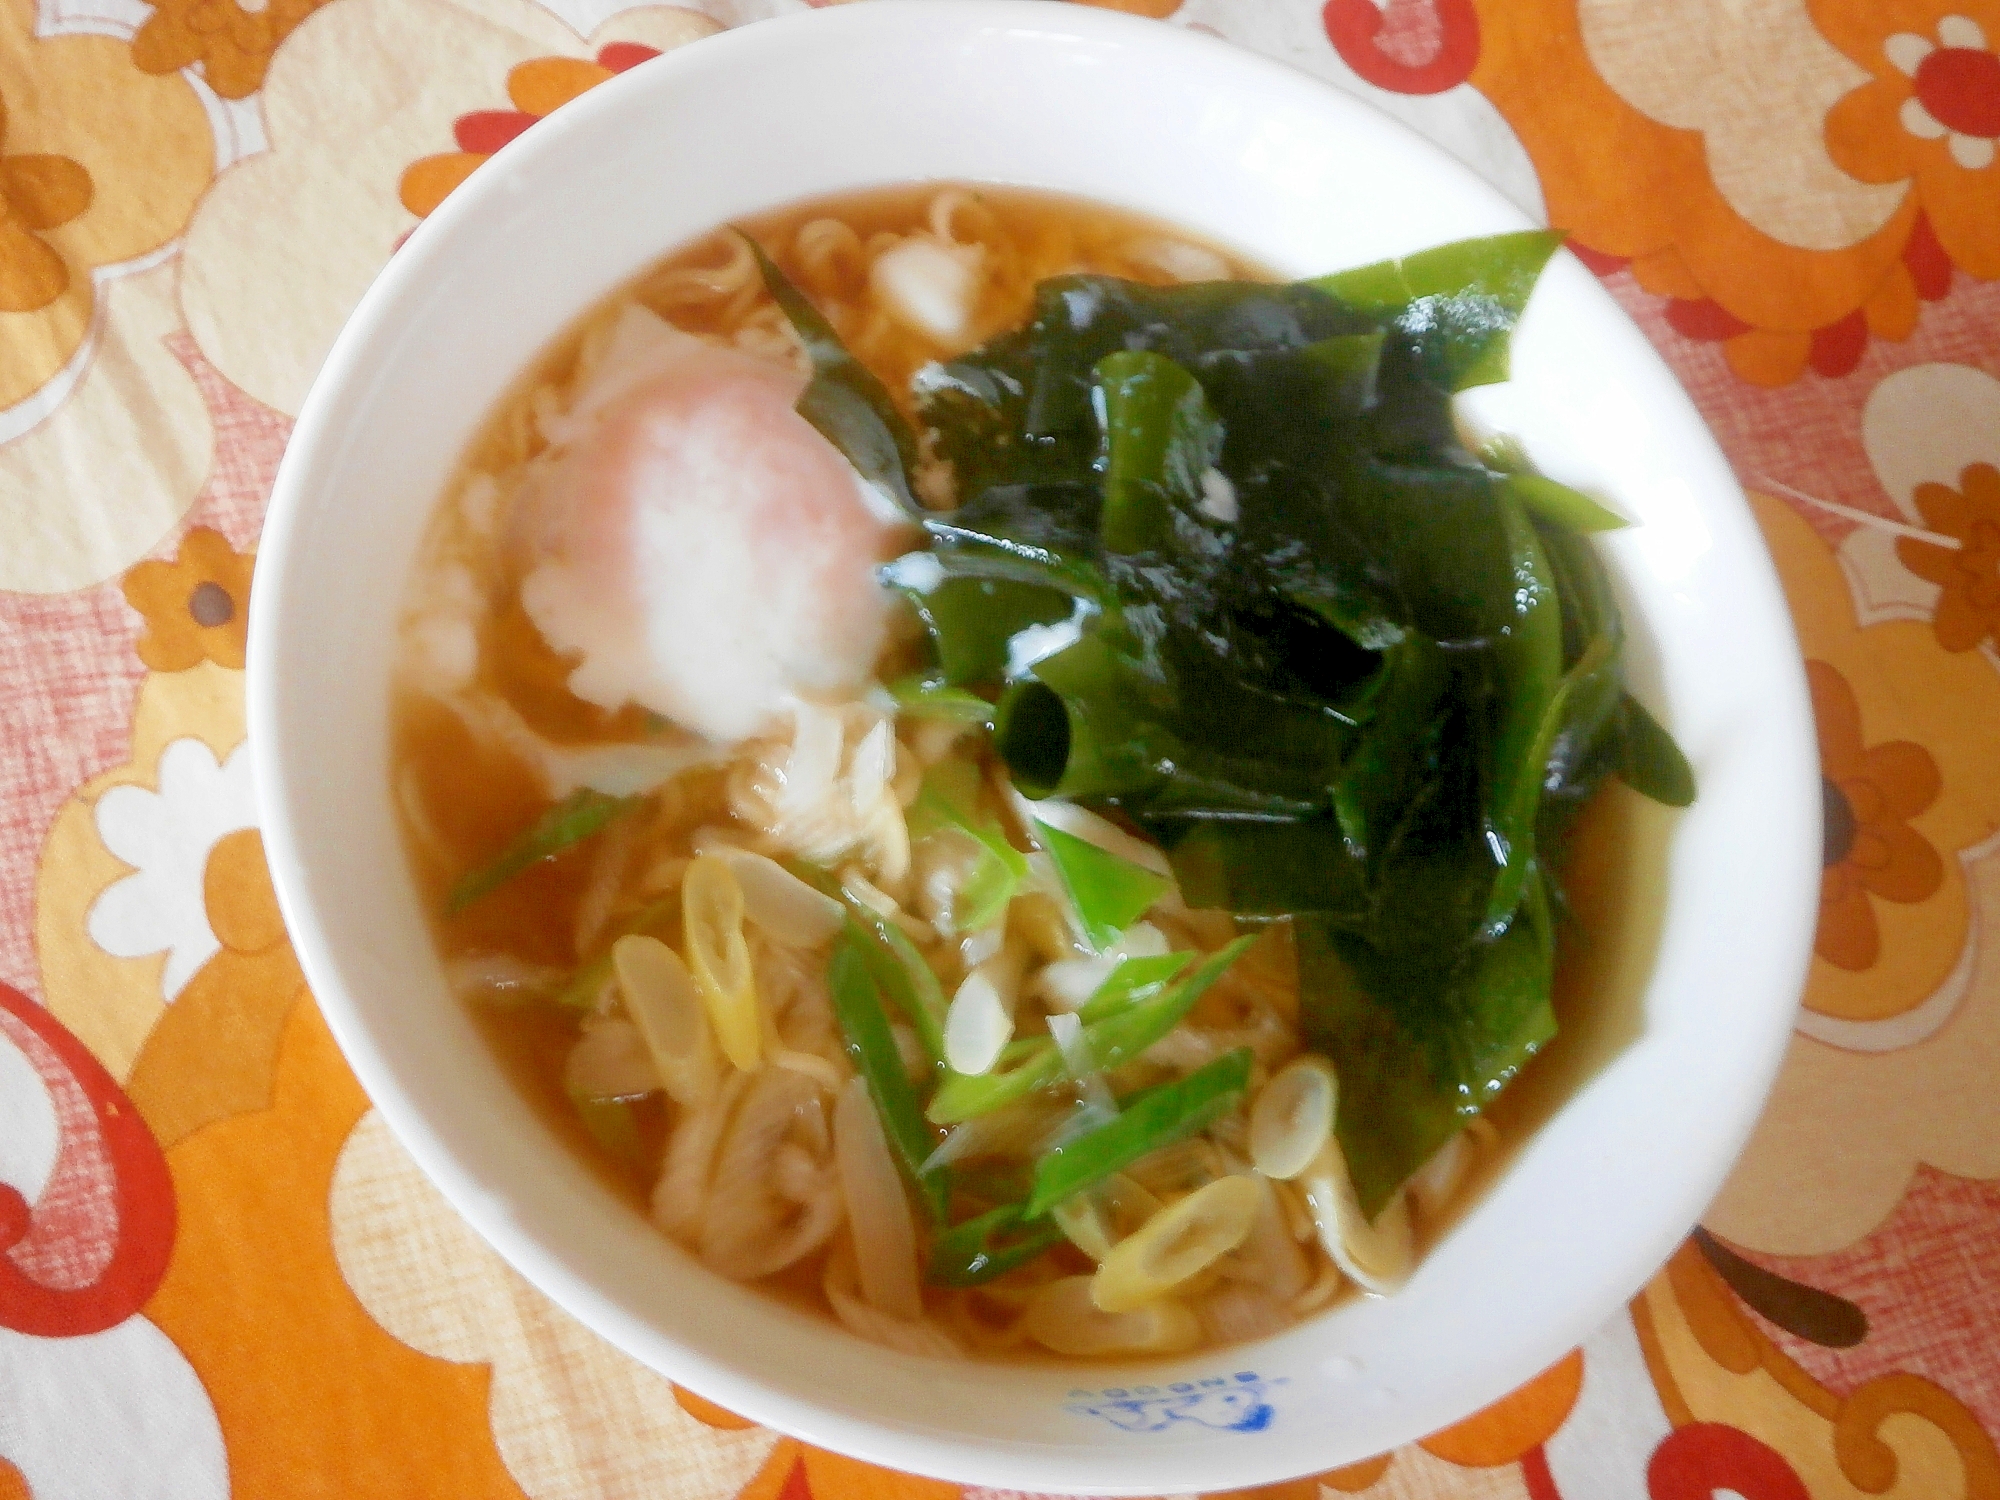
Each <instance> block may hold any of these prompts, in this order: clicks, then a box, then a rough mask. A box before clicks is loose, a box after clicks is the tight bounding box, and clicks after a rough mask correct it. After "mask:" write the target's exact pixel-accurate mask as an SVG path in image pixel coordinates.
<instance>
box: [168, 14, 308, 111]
mask: <svg viewBox="0 0 2000 1500" xmlns="http://www.w3.org/2000/svg"><path fill="white" fill-rule="evenodd" d="M325 3H326V0H264V3H263V4H261V5H257V6H255V7H251V6H246V5H242V4H239V3H238V0H158V4H157V5H156V7H155V8H154V11H153V14H152V15H151V16H150V17H148V18H147V21H146V24H145V25H144V26H142V27H140V28H139V34H138V35H137V36H135V37H133V38H132V61H133V62H134V63H135V64H137V65H138V68H139V71H140V72H142V73H151V74H154V75H156V76H158V75H161V74H167V73H178V72H179V71H180V70H181V69H182V68H187V67H192V66H194V65H195V64H196V63H200V64H201V71H202V77H203V78H204V79H206V80H207V82H208V86H209V87H210V88H212V89H214V90H215V91H216V93H218V94H220V95H221V96H222V97H223V98H225V99H243V98H247V97H248V96H249V95H251V94H254V93H256V92H257V90H258V89H260V88H262V87H263V86H264V70H265V69H266V68H268V67H269V66H270V65H271V54H272V53H273V52H275V51H277V50H278V44H279V43H280V42H282V41H284V39H285V38H286V37H288V36H290V35H291V34H292V32H293V31H294V30H295V29H297V27H298V24H299V22H301V21H303V20H304V19H305V18H306V17H307V16H309V15H311V14H312V13H313V12H314V11H316V10H318V9H319V8H320V6H322V5H324V4H325Z"/></svg>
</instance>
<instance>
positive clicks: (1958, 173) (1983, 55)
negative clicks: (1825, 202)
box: [1822, 0, 2000, 278]
mask: <svg viewBox="0 0 2000 1500" xmlns="http://www.w3.org/2000/svg"><path fill="white" fill-rule="evenodd" d="M1822 24H1823V26H1824V29H1825V31H1826V35H1827V38H1828V39H1829V40H1830V41H1832V42H1833V43H1834V45H1836V46H1838V47H1840V48H1841V49H1842V50H1843V51H1845V52H1846V53H1847V55H1848V56H1850V57H1851V58H1853V59H1854V60H1855V61H1856V62H1858V63H1859V64H1861V66H1862V67H1864V68H1867V69H1868V70H1869V71H1870V72H1872V73H1873V74H1874V75H1875V77H1874V79H1873V80H1872V81H1871V82H1869V83H1866V84H1863V85H1862V86H1861V87H1860V88H1858V89H1856V90H1854V91H1853V92H1852V93H1850V94H1848V95H1847V96H1846V97H1845V98H1843V99H1842V100H1840V102H1839V103H1837V104H1836V105H1835V106H1834V107H1833V109H1832V110H1830V111H1829V112H1828V114H1827V117H1826V144H1827V150H1828V152H1829V154H1831V156H1832V157H1833V159H1834V161H1835V162H1837V163H1838V164H1839V165H1840V166H1841V167H1842V168H1843V169H1844V170H1846V171H1847V172H1849V173H1851V174H1852V175H1853V176H1854V177H1856V178H1858V179H1860V180H1861V181H1863V182H1884V183H1887V182H1904V181H1911V182H1914V184H1915V189H1916V197H1917V198H1918V200H1919V201H1920V202H1921V203H1922V204H1923V208H1924V214H1925V217H1926V218H1927V219H1928V220H1929V223H1930V226H1931V228H1932V229H1933V230H1934V231H1935V233H1936V235H1937V239H1938V243H1939V245H1940V246H1941V247H1942V248H1943V250H1944V252H1945V254H1947V255H1948V256H1950V258H1951V259H1952V260H1953V261H1954V262H1955V263H1956V264H1957V265H1959V266H1960V267H1962V268H1963V269H1964V270H1966V271H1969V272H1971V273H1972V274H1973V275H1974V276H1979V277H1987V278H1991V277H1994V276H2000V174H1996V173H1994V172H1991V171H1989V170H1987V169H1988V168H1989V167H1991V166H1992V165H1993V157H1994V140H1995V138H1996V137H2000V56H1996V55H1995V54H1994V50H1993V39H1994V37H1995V35H1996V34H1997V33H2000V6H1994V5H1991V4H1975V3H1972V0H1914V3H1912V0H1904V3H1901V4H1895V5H1883V6H1853V7H1851V8H1846V7H1829V14H1828V15H1827V16H1826V18H1825V20H1824V21H1823V23H1822Z"/></svg>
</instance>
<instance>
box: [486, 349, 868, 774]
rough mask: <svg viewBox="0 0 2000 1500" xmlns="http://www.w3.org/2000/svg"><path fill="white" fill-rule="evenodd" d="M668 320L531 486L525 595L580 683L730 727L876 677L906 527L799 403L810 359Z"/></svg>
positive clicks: (583, 688)
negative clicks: (874, 498)
mask: <svg viewBox="0 0 2000 1500" xmlns="http://www.w3.org/2000/svg"><path fill="white" fill-rule="evenodd" d="M662 332H666V330H664V329H662ZM668 337H669V339H670V340H671V343H670V344H668V345H665V346H656V348H655V349H654V350H652V351H650V352H651V353H652V354H653V355H654V356H655V358H653V359H652V360H650V361H648V366H649V368H648V370H647V373H646V374H645V375H644V377H643V378H641V379H638V380H636V381H632V382H631V383H630V384H629V386H628V388H626V389H623V390H622V391H620V392H619V393H618V394H617V395H616V396H615V397H614V398H613V399H611V400H610V401H608V402H607V403H606V404H605V405H604V406H603V408H602V411H601V413H600V414H599V415H598V416H597V418H596V420H595V421H594V422H591V423H589V424H587V425H586V426H585V428H584V430H583V431H582V432H580V433H578V434H577V435H576V436H575V437H574V438H573V439H572V440H571V443H570V448H569V451H568V452H567V454H565V455H564V456H563V457H562V458H561V459H560V460H559V461H558V462H557V463H556V465H555V466H554V468H553V469H552V471H551V472H550V473H549V474H548V476H547V478H546V481H545V483H544V485H543V486H542V487H541V489H540V493H539V495H538V496H537V497H536V499H535V501H534V502H532V504H531V507H530V511H531V514H530V516H529V517H528V521H529V527H528V530H529V536H528V539H527V540H528V546H529V548H530V554H529V556H530V560H531V565H530V567H529V570H528V572H527V574H526V576H525V577H524V578H523V580H522V584H521V602H522V605H523V606H524V607H525V608H526V610H527V612H528V615H529V617H530V618H531V619H532V620H533V621H534V622H535V625H536V627H537V628H538V629H539V630H540V631H541V633H542V635H543V637H544V638H545V639H546V640H547V641H548V643H549V644H550V645H551V646H552V647H554V648H555V649H556V650H557V651H560V652H564V653H567V654H571V655H574V656H575V657H576V658H577V661H578V664H577V666H576V669H575V671H574V672H573V673H572V675H571V677H570V682H569V685H570V690H571V691H572V692H574V693H575V694H576V695H577V696H578V697H580V698H583V699H585V700H587V701H589V702H592V703H597V704H601V705H603V706H604V707H606V708H613V709H615V708H619V707H621V706H623V705H624V704H626V703H637V704H639V705H641V706H642V707H645V708H648V709H651V710H652V711H653V712H655V713H658V714H662V715H664V716H665V717H667V718H669V719H671V720H673V721H674V722H676V723H678V724H680V725H683V726H684V727H686V728H688V729H691V730H693V731H695V732H696V733H698V734H701V735H703V736H705V737H707V738H708V739H711V740H715V741H719V742H725V743H727V742H734V741H737V740H741V739H744V738H747V737H748V736H750V735H753V734H757V733H759V732H760V731H763V730H765V729H767V728H769V727H770V726H771V724H772V721H773V719H774V718H775V716H776V715H778V714H779V713H780V712H781V711H782V710H783V709H784V707H785V705H786V704H787V703H788V702H790V701H791V700H792V699H793V698H794V697H795V696H797V695H809V696H843V695H851V694H852V693H853V692H855V691H856V690H857V689H859V688H860V687H861V686H862V685H863V684H865V683H866V682H867V680H868V678H869V676H870V674H871V672H872V670H873V668H874V665H875V661H876V658H877V657H878V656H879V655H880V653H881V651H882V648H883V644H884V638H885V635H886V633H887V630H888V625H889V596H888V595H887V593H886V592H885V591H884V590H883V589H882V587H881V586H880V585H879V584H878V583H877V582H876V581H875V569H876V566H877V564H878V563H880V562H881V561H883V560H884V559H885V558H887V557H890V556H892V555H894V553H895V552H896V551H897V550H898V549H897V547H896V545H895V541H896V530H897V528H895V527H894V526H893V525H891V524H889V523H887V522H885V521H884V520H883V519H882V518H881V516H880V515H878V514H877V513H876V511H875V510H871V508H870V505H869V502H868V500H867V498H865V494H864V491H863V490H862V488H861V485H862V481H861V479H860V476H859V475H857V474H856V473H855V471H854V469H853V468H852V467H851V466H850V465H849V464H848V462H847V460H846V459H845V458H843V457H842V456H841V454H840V453H839V452H838V451H837V450H836V449H835V448H834V447H833V446H832V445H831V444H830V443H828V442H827V441H826V439H825V438H823V437H821V436H820V434H819V433H818V432H817V431H815V430H814V429H813V427H812V426H811V425H810V424H809V423H808V422H807V421H806V420H805V419H804V418H803V417H801V416H800V415H799V414H798V413H797V412H796V411H795V410H794V409H793V406H794V403H795V402H796V401H797V400H798V397H799V393H800V392H801V390H802V389H803V388H804V385H805V380H804V377H803V376H801V375H800V374H798V373H797V372H796V371H794V370H792V369H789V368H787V367H785V366H783V365H779V364H775V363H772V362H770V361H767V360H762V359H756V358H753V357H751V356H749V355H746V354H743V353H740V352H738V351H736V350H733V349H726V348H718V347H715V346H712V345H709V344H705V343H702V342H700V341H698V340H696V339H693V338H689V337H686V336H684V335H678V334H671V333H670V334H668ZM663 352H664V353H665V355H666V357H665V358H659V357H657V356H659V355H660V354H661V353H663Z"/></svg>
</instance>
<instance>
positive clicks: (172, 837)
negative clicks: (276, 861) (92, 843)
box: [88, 739, 257, 1001]
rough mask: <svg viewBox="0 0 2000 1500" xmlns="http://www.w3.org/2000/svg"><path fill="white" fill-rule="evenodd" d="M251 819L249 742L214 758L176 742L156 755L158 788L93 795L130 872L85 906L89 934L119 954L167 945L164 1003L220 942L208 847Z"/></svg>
mask: <svg viewBox="0 0 2000 1500" xmlns="http://www.w3.org/2000/svg"><path fill="white" fill-rule="evenodd" d="M256 824H257V809H256V799H255V796H254V793H253V789H252V785H251V780H250V751H249V747H248V745H247V744H242V745H238V746H237V747H236V748H235V750H233V751H231V752H230V754H229V756H228V757H227V758H226V759H225V760H223V761H221V762H219V763H218V762H217V760H216V758H215V752H214V751H212V750H210V749H209V747H208V746H207V745H205V744H203V743H202V742H201V741H200V740H197V739H181V740H175V741H174V742H173V743H172V744H170V745H168V746H167V747H166V749H165V750H163V751H162V752H161V753H160V770H159V790H158V791H149V790H148V789H146V788H145V787H143V786H116V787H113V788H112V789H111V790H110V791H108V792H106V793H105V794H104V795H103V796H102V797H101V798H99V799H98V803H97V836H98V837H99V838H100V839H102V840H103V841H104V847H105V848H106V849H108V850H110V851H111V852H112V853H113V854H115V855H116V856H118V858H119V859H122V860H123V861H125V863H126V864H128V865H131V866H132V867H133V870H132V873H131V874H130V875H127V876H126V877H125V878H124V879H122V880H120V881H118V882H117V883H116V884H114V885H112V886H110V887H109V888H108V889H107V890H105V892H104V893H103V894H102V895H100V896H99V897H98V898H97V900H96V901H95V902H94V903H93V904H92V906H91V908H90V918H89V926H88V930H89V932H90V938H91V941H92V942H94V943H96V944H97V946H98V947H100V948H102V949H103V950H104V951H105V952H106V953H109V954H112V955H113V956H115V957H118V958H144V957H146V956H148V955H149V954H154V953H160V952H165V953H166V955H167V962H166V967H165V969H164V970H163V971H162V972H161V975H160V991H161V998H162V999H164V1000H168V1001H171V1000H172V999H173V998H174V997H175V996H176V995H178V994H179V993H180V992H181V990H182V988H183V987H184V986H185V985H186V984H187V982H188V981H189V980H190V979H192V978H193V977H194V975H195V971H196V970H198V969H199V968H200V967H201V966H202V965H203V964H205V963H207V962H208V960H209V959H211V958H212V957H214V956H215V954H216V953H217V952H219V951H220V950H221V947H222V944H221V943H220V942H219V941H218V940H217V938H216V936H215V930H214V929H213V928H212V927H210V926H209V922H208V909H207V903H206V901H205V900H204V899H203V895H202V876H203V872H204V871H205V869H206V868H207V865H208V856H209V851H210V850H212V849H214V847H215V846H216V844H217V843H218V842H219V841H220V840H221V839H222V838H223V837H224V836H226V835H228V834H231V833H234V832H236V831H237V830H238V829H240V828H254V827H255V826H256Z"/></svg>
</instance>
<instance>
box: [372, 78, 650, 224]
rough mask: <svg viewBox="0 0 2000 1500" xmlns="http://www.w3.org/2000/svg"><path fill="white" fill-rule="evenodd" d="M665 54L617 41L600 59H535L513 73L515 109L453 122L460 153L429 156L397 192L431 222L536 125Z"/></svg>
mask: <svg viewBox="0 0 2000 1500" xmlns="http://www.w3.org/2000/svg"><path fill="white" fill-rule="evenodd" d="M659 55H660V53H659V49H658V48H656V47H648V46H645V45H643V44H642V43H639V42H612V43H610V44H608V45H607V46H604V47H600V48H599V49H598V52H597V57H596V59H595V60H594V61H592V60H589V59H585V58H581V57H536V58H530V59H529V60H528V61H527V62H524V63H522V64H521V65H520V66H518V67H516V68H514V69H513V70H512V71H511V72H509V73H508V74H507V99H508V102H509V103H511V104H512V105H513V106H514V107H513V108H512V109H481V110H474V111H472V112H471V113H470V114H463V115H460V116H459V117H458V119H457V120H455V121H453V122H452V138H453V140H454V142H455V143H456V145H457V146H458V149H457V150H456V151H446V152H443V153H442V154H440V155H437V156H426V157H424V158H423V159H422V160H421V161H416V162H412V163H411V164H410V166H409V167H408V168H407V169H406V170H405V171H404V173H403V179H402V182H401V183H400V184H399V186H398V190H397V195H398V196H399V197H400V198H401V199H402V202H403V207H405V208H407V209H408V210H409V211H410V212H411V213H413V214H415V215H416V216H417V217H418V218H420V219H423V218H428V217H429V216H430V215H431V214H432V213H433V212H434V211H435V210H436V208H437V206H438V205H439V204H440V203H442V202H444V200H445V199H446V198H448V197H450V196H451V193H452V190H453V189H455V188H456V187H457V186H458V185H459V184H460V183H461V182H463V181H465V179H466V178H468V177H470V176H471V175H472V174H473V173H474V172H476V171H478V170H479V169H480V168H481V167H483V166H484V165H486V163H487V162H488V161H490V160H491V159H492V157H493V153H494V152H496V151H498V150H499V149H500V148H501V147H502V146H504V145H506V144H507V143H508V142H509V141H511V140H513V139H514V138H515V137H517V136H519V135H521V134H522V133H523V132H524V131H526V130H527V129H528V128H529V127H530V126H531V125H535V124H537V123H538V122H540V121H542V120H545V119H547V118H548V117H549V116H550V115H552V114H554V113H555V112H556V111H557V110H559V109H561V108H562V107H563V106H564V105H565V104H567V103H569V102H570V100H572V99H574V98H576V97H577V96H578V95H579V94H585V93H588V92H589V91H590V90H591V89H594V88H596V87H597V86H598V85H599V84H600V83H602V82H604V81H605V80H606V79H607V78H611V77H614V76H616V75H617V74H619V73H623V72H624V71H625V70H626V69H628V68H636V67H637V66H638V65H639V64H640V63H642V62H646V61H647V60H649V59H651V58H655V57H658V56H659Z"/></svg>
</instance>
